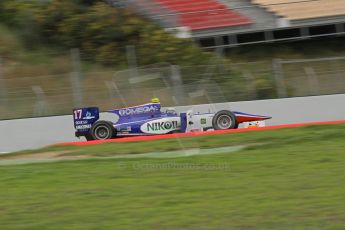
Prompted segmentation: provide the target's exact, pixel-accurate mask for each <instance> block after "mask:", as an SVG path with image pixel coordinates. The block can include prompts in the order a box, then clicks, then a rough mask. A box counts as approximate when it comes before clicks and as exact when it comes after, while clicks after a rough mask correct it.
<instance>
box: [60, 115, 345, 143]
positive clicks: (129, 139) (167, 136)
mask: <svg viewBox="0 0 345 230" xmlns="http://www.w3.org/2000/svg"><path fill="white" fill-rule="evenodd" d="M333 124H345V120H337V121H324V122H308V123H298V124H288V125H274V126H266V127H260V128H258V127H255V128H240V129H227V130H215V131H207V132H190V133H175V134H163V135H152V136H151V135H150V136H138V137H123V138H117V139H110V140H97V141H83V142H80V141H79V142H65V143H59V144H56V145H53V146H88V145H98V144H103V143H119V142H138V141H150V140H160V139H170V138H182V137H193V136H205V135H217V134H225V133H244V132H258V131H263V130H276V129H284V128H297V127H304V126H311V125H333Z"/></svg>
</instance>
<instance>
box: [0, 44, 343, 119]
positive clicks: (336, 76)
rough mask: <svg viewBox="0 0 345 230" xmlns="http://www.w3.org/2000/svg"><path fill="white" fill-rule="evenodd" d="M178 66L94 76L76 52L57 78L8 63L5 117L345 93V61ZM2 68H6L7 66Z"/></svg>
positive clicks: (0, 105)
mask: <svg viewBox="0 0 345 230" xmlns="http://www.w3.org/2000/svg"><path fill="white" fill-rule="evenodd" d="M221 60H223V59H217V60H213V61H212V62H211V63H209V64H208V65H198V66H177V65H170V64H169V63H160V64H155V65H150V66H144V67H136V66H135V64H134V65H132V66H131V65H130V68H128V69H125V70H121V71H87V70H85V69H83V68H82V67H81V66H80V54H79V53H78V50H74V51H73V52H72V62H71V63H72V64H73V65H72V66H71V67H70V71H68V72H66V73H62V74H56V75H40V76H23V75H20V74H17V75H13V74H8V72H9V71H8V69H10V68H9V67H8V66H6V64H4V62H3V61H1V59H0V97H1V98H0V120H4V119H14V118H25V117H38V116H50V115H64V114H70V113H71V111H72V109H73V108H75V107H84V106H99V107H100V108H101V110H103V111H104V110H107V109H111V108H115V107H123V106H129V105H134V104H141V103H144V102H147V101H149V100H150V99H151V98H153V97H158V98H160V100H161V103H162V104H164V105H165V106H183V105H191V104H210V103H220V102H228V101H232V102H235V101H249V100H258V99H274V98H285V97H297V96H311V95H326V94H341V93H345V57H327V58H319V59H303V60H282V59H275V60H272V61H260V62H248V63H230V62H226V61H221ZM1 63H2V64H1Z"/></svg>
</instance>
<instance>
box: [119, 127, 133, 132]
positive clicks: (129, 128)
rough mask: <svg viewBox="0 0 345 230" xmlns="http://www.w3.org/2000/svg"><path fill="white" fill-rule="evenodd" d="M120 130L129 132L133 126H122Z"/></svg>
mask: <svg viewBox="0 0 345 230" xmlns="http://www.w3.org/2000/svg"><path fill="white" fill-rule="evenodd" d="M119 131H120V132H121V133H128V132H130V131H132V127H131V126H126V127H121V128H120V130H119Z"/></svg>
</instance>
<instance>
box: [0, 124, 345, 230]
mask: <svg viewBox="0 0 345 230" xmlns="http://www.w3.org/2000/svg"><path fill="white" fill-rule="evenodd" d="M344 134H345V125H329V126H328V125H327V126H326V125H319V126H310V127H303V128H297V129H283V130H274V131H264V132H249V133H236V134H226V135H216V136H208V137H206V136H203V137H195V138H186V139H181V140H159V141H154V142H144V143H112V144H105V145H98V146H89V147H83V148H73V151H75V152H79V153H83V154H91V155H101V156H102V155H114V154H115V155H116V154H120V153H121V154H134V153H141V152H147V151H152V150H157V148H158V149H162V150H172V149H176V148H181V143H182V144H184V145H185V146H195V145H196V146H199V147H201V148H211V147H219V146H231V145H238V144H248V143H261V145H252V146H249V147H247V148H246V149H244V150H241V151H239V152H236V153H232V154H217V155H204V156H191V157H187V158H175V159H174V158H172V159H112V160H102V159H97V160H95V159H89V160H83V161H69V162H55V163H49V164H32V165H21V166H2V167H0V175H1V179H0V180H1V181H0V188H1V189H0V223H1V226H2V227H1V229H343V228H344V226H345V209H344V208H343V207H344V206H345V201H344V199H343V194H344V193H345V186H344V185H343V182H344V180H345V173H344V172H345V170H344V164H345V158H344V152H345V151H344V150H345V142H344ZM49 150H50V151H55V150H57V149H56V148H50V149H49ZM60 150H61V149H60ZM70 150H71V149H70Z"/></svg>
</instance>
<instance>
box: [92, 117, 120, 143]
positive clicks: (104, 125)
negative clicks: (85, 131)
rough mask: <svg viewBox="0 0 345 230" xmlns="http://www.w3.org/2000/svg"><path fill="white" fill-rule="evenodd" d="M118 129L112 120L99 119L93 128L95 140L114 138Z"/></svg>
mask: <svg viewBox="0 0 345 230" xmlns="http://www.w3.org/2000/svg"><path fill="white" fill-rule="evenodd" d="M115 136H116V131H115V129H114V127H113V124H112V123H111V122H110V121H97V122H96V123H95V124H93V126H92V128H91V137H92V139H93V140H107V139H111V138H114V137H115Z"/></svg>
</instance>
